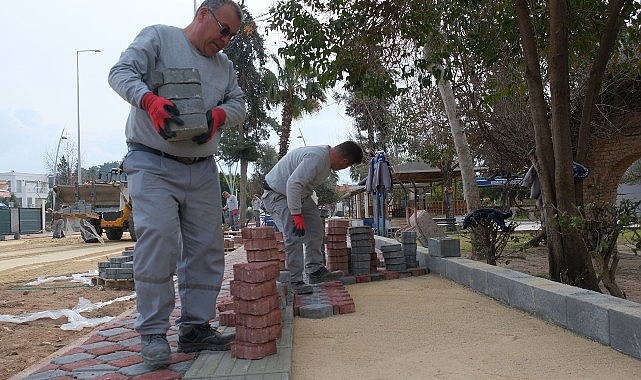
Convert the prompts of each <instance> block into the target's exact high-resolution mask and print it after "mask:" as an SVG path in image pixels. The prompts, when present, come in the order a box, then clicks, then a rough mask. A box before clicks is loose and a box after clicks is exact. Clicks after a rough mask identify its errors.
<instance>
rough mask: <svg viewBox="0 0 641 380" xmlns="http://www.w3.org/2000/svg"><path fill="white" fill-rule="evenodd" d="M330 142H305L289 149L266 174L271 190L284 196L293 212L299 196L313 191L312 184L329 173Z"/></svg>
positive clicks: (297, 211) (297, 208) (323, 178)
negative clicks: (301, 146)
mask: <svg viewBox="0 0 641 380" xmlns="http://www.w3.org/2000/svg"><path fill="white" fill-rule="evenodd" d="M329 149H330V147H329V145H324V146H307V147H303V148H298V149H294V150H292V151H290V152H289V153H287V154H286V155H285V157H283V158H281V159H280V160H279V161H278V162H277V163H276V165H275V166H274V168H272V170H270V171H269V173H267V175H266V176H265V182H267V184H268V185H269V187H271V188H272V190H274V191H276V192H278V193H281V194H284V195H285V196H286V197H287V207H288V208H289V211H290V212H291V213H292V214H300V213H301V212H302V211H301V199H303V198H306V197H309V196H311V195H312V192H313V191H314V188H315V187H316V186H318V185H320V184H321V183H322V182H323V181H324V180H326V179H327V177H329V175H330V174H331V172H332V168H331V166H330V162H329Z"/></svg>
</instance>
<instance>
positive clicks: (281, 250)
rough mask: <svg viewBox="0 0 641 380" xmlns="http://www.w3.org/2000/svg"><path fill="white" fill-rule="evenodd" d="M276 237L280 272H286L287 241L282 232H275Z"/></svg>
mask: <svg viewBox="0 0 641 380" xmlns="http://www.w3.org/2000/svg"><path fill="white" fill-rule="evenodd" d="M269 228H271V227H269ZM272 229H273V228H272ZM274 237H275V238H276V249H277V250H278V260H279V261H280V270H285V269H286V267H287V265H286V264H285V240H284V238H283V233H282V232H280V231H278V232H274Z"/></svg>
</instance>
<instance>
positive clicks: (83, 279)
mask: <svg viewBox="0 0 641 380" xmlns="http://www.w3.org/2000/svg"><path fill="white" fill-rule="evenodd" d="M97 275H98V271H97V270H92V271H89V272H87V273H74V274H72V275H71V276H57V277H38V278H37V279H36V280H33V281H31V282H27V283H26V284H25V285H26V286H36V285H41V284H48V283H52V282H56V281H71V282H79V283H81V284H83V285H91V278H92V277H94V276H97Z"/></svg>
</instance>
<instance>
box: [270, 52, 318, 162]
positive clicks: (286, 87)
mask: <svg viewBox="0 0 641 380" xmlns="http://www.w3.org/2000/svg"><path fill="white" fill-rule="evenodd" d="M272 59H273V61H274V63H275V64H276V67H277V68H278V76H276V75H275V74H274V73H273V72H271V71H269V70H267V72H266V73H265V80H266V81H267V85H268V89H269V90H268V97H267V103H268V104H269V105H272V106H282V107H283V111H282V120H281V127H280V142H279V150H278V158H279V159H281V158H282V157H283V156H284V155H285V154H287V150H288V149H289V136H290V134H291V130H292V120H298V119H300V118H302V117H303V115H304V114H305V113H307V114H312V113H314V112H318V111H320V109H321V105H322V104H323V103H324V102H325V101H326V99H327V97H326V96H325V91H324V89H323V88H322V87H321V86H320V85H319V84H318V82H316V81H314V80H313V79H312V78H310V77H308V76H306V75H304V74H303V73H302V71H301V70H300V67H299V66H297V65H296V64H295V63H294V62H293V61H290V60H285V62H284V64H281V62H280V60H279V59H278V57H276V56H275V55H272Z"/></svg>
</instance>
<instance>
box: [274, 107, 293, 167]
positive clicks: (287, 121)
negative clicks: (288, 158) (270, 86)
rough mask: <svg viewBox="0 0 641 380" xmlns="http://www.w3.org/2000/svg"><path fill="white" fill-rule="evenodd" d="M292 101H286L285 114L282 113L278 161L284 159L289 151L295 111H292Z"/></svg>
mask: <svg viewBox="0 0 641 380" xmlns="http://www.w3.org/2000/svg"><path fill="white" fill-rule="evenodd" d="M292 107H293V105H292V102H291V99H289V100H288V101H285V103H284V104H283V113H282V123H281V126H280V128H281V129H280V143H279V149H278V159H279V160H280V159H281V158H283V157H284V156H285V155H286V154H287V151H288V150H289V137H290V135H291V133H292V120H293V113H292V112H293V110H292Z"/></svg>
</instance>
